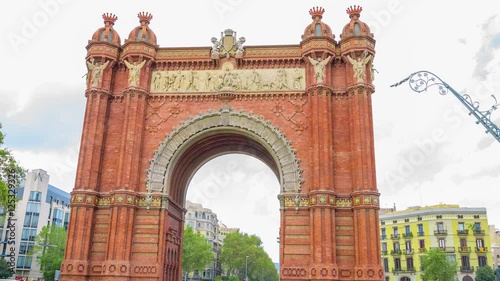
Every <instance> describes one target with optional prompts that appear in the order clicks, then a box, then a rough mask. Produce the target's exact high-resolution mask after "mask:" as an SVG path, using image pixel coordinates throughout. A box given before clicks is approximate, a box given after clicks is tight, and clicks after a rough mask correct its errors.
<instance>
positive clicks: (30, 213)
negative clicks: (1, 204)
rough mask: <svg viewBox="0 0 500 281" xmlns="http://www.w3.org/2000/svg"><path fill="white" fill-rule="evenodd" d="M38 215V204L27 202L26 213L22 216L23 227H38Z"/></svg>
mask: <svg viewBox="0 0 500 281" xmlns="http://www.w3.org/2000/svg"><path fill="white" fill-rule="evenodd" d="M39 217H40V204H39V203H31V202H28V205H27V206H26V215H25V216H24V226H25V227H35V228H36V227H38V219H39Z"/></svg>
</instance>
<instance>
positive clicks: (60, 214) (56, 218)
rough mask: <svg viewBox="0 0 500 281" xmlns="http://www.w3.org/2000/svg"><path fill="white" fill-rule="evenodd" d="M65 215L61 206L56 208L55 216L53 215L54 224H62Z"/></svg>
mask: <svg viewBox="0 0 500 281" xmlns="http://www.w3.org/2000/svg"><path fill="white" fill-rule="evenodd" d="M63 216H64V212H63V210H61V209H59V208H54V216H53V217H52V224H53V225H57V226H62V225H63Z"/></svg>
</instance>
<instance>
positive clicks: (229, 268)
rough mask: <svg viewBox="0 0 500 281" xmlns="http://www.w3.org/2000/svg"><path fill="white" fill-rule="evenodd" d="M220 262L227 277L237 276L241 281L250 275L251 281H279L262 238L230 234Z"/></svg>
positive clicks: (226, 239)
mask: <svg viewBox="0 0 500 281" xmlns="http://www.w3.org/2000/svg"><path fill="white" fill-rule="evenodd" d="M220 261H221V264H222V268H223V269H224V272H225V274H226V276H227V277H234V276H237V277H238V278H239V279H240V280H241V279H243V278H245V274H248V278H249V279H250V280H259V281H264V280H265V281H275V280H278V272H277V270H276V267H275V266H274V263H273V262H272V260H271V259H270V258H269V255H268V254H267V253H266V252H265V251H264V248H263V247H262V241H261V240H260V238H259V237H257V236H255V235H248V234H246V233H240V232H235V233H230V234H228V235H227V236H226V238H225V239H224V245H223V246H222V252H221V255H220Z"/></svg>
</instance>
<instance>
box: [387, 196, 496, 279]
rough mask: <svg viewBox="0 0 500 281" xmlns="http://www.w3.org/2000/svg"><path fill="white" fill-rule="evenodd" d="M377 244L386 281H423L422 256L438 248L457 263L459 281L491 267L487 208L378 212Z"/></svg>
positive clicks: (432, 208) (457, 207)
mask: <svg viewBox="0 0 500 281" xmlns="http://www.w3.org/2000/svg"><path fill="white" fill-rule="evenodd" d="M381 213H382V214H381V215H380V230H381V233H380V234H381V235H380V237H381V238H380V240H381V241H380V243H381V250H382V262H383V266H384V269H385V280H386V281H422V278H421V272H422V266H421V257H422V256H423V255H425V254H426V252H427V251H429V250H431V249H433V248H438V249H439V250H440V251H443V252H445V253H446V254H447V256H448V258H449V259H451V260H453V261H455V262H456V263H457V277H458V280H459V281H472V280H474V279H475V273H474V272H475V270H476V269H477V268H478V267H481V266H484V265H490V266H493V262H494V261H493V256H492V253H491V249H490V248H491V246H490V245H491V244H490V234H489V230H488V219H487V217H486V208H465V207H460V206H459V205H446V204H440V205H435V206H426V207H412V208H408V209H407V210H403V211H389V212H381Z"/></svg>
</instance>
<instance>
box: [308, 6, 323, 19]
mask: <svg viewBox="0 0 500 281" xmlns="http://www.w3.org/2000/svg"><path fill="white" fill-rule="evenodd" d="M324 12H325V9H323V7H312V8H311V9H310V10H309V14H310V15H311V16H312V18H313V19H314V18H315V17H319V18H320V19H321V18H322V17H323V13H324Z"/></svg>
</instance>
